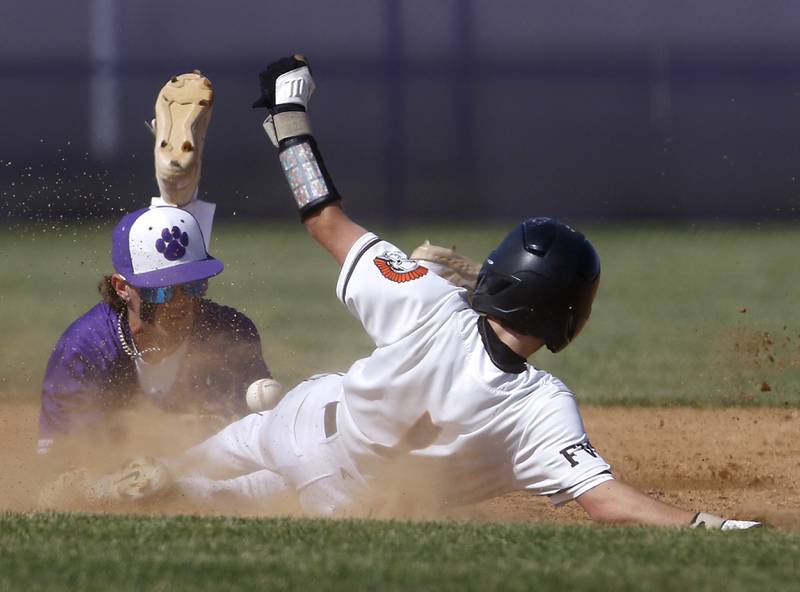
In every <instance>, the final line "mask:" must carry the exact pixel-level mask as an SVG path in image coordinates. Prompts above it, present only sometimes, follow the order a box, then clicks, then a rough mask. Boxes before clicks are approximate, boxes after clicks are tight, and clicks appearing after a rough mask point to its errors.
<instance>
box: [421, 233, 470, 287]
mask: <svg viewBox="0 0 800 592" xmlns="http://www.w3.org/2000/svg"><path fill="white" fill-rule="evenodd" d="M410 258H411V259H415V260H416V261H418V262H419V263H422V264H423V265H424V266H425V267H427V268H428V269H430V270H431V271H432V272H433V273H435V274H436V275H438V276H439V277H442V278H444V279H446V280H447V281H449V282H450V283H451V284H453V285H456V286H458V287H459V288H466V289H467V290H469V292H470V293H472V290H474V289H475V282H476V281H477V279H478V273H479V272H480V270H481V266H480V265H479V264H478V263H476V262H475V261H473V260H472V259H470V258H469V257H465V256H464V255H461V254H459V253H456V252H455V249H454V248H453V249H448V248H447V247H439V246H436V245H432V244H431V243H430V241H427V240H426V241H425V242H424V243H422V244H421V245H420V246H418V247H417V248H416V249H414V250H413V251H412V252H411V257H410Z"/></svg>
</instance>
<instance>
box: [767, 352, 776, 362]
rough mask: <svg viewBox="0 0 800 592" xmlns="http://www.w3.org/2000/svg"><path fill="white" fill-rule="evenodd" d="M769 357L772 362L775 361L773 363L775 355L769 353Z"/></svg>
mask: <svg viewBox="0 0 800 592" xmlns="http://www.w3.org/2000/svg"><path fill="white" fill-rule="evenodd" d="M767 359H768V360H769V361H770V362H773V363H774V362H775V356H773V355H772V354H769V355H768V356H767Z"/></svg>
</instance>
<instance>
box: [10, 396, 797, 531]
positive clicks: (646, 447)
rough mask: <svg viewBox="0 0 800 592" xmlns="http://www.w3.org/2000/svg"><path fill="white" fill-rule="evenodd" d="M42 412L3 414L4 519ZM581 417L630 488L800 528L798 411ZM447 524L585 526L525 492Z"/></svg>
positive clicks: (35, 474) (30, 487)
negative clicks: (469, 521)
mask: <svg viewBox="0 0 800 592" xmlns="http://www.w3.org/2000/svg"><path fill="white" fill-rule="evenodd" d="M37 412H38V408H37V407H35V406H33V405H3V406H0V467H2V471H0V510H12V511H26V510H31V509H33V508H34V500H35V499H36V490H37V488H38V482H39V480H40V479H41V475H42V474H43V472H44V469H43V468H42V465H43V462H42V461H41V459H38V458H37V457H36V454H35V446H36V420H37ZM582 412H583V416H584V419H585V421H586V426H587V430H588V432H589V435H590V438H591V440H592V443H593V444H594V446H595V447H596V448H597V449H598V450H599V451H600V452H601V453H602V454H603V456H604V457H605V458H606V460H608V461H609V462H610V463H611V465H612V466H613V468H614V471H615V473H616V475H617V476H619V477H620V478H622V479H624V480H626V481H628V482H629V483H631V484H633V485H635V486H637V487H639V488H641V489H644V490H646V491H648V492H649V493H651V494H653V495H655V496H656V497H658V498H660V499H663V500H665V501H668V502H673V503H676V504H679V505H682V506H685V507H688V508H696V509H702V510H708V511H712V512H716V513H719V514H723V515H725V516H738V517H745V518H751V517H756V518H761V519H765V520H767V521H768V522H770V523H772V524H774V525H776V526H780V527H784V528H789V529H793V530H794V529H800V438H798V431H800V430H799V428H800V411H798V410H797V409H776V408H729V409H722V410H714V409H690V408H680V407H679V408H627V407H626V408H615V407H592V406H584V407H582ZM172 509H176V510H178V508H172ZM448 517H450V518H455V519H478V520H504V521H553V522H581V521H586V518H585V516H584V515H583V512H582V511H581V510H580V508H578V507H577V506H576V505H575V504H568V505H567V506H565V507H563V508H560V509H554V508H552V507H551V506H550V504H549V502H548V501H547V500H545V499H541V498H536V497H534V496H530V495H525V494H519V493H517V494H510V495H507V496H504V497H502V498H498V499H495V500H491V501H489V502H486V503H483V504H480V505H479V506H475V507H470V508H465V509H462V510H459V511H458V512H456V513H453V514H452V515H450V516H448Z"/></svg>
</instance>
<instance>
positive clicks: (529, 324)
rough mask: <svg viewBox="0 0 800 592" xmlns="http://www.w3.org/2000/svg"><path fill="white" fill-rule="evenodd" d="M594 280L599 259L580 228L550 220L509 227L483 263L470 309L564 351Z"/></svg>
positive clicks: (585, 314)
mask: <svg viewBox="0 0 800 592" xmlns="http://www.w3.org/2000/svg"><path fill="white" fill-rule="evenodd" d="M599 282H600V257H599V256H598V255H597V251H595V249H594V247H593V246H592V243H590V242H589V240H588V239H587V238H586V237H585V236H583V235H582V234H581V233H580V232H578V231H576V230H574V229H573V228H571V227H569V226H567V225H566V224H564V223H562V222H559V221H558V220H556V219H553V218H531V219H529V220H525V222H523V223H522V224H520V225H519V226H517V227H516V228H515V229H514V230H512V231H511V232H510V233H509V235H508V236H506V238H505V239H504V240H503V242H501V243H500V245H499V246H498V247H497V248H496V249H495V250H494V251H492V253H491V254H490V255H489V257H488V258H487V259H486V261H485V262H484V264H483V267H482V268H481V271H480V274H479V275H478V281H477V283H476V285H475V292H474V294H473V295H472V307H473V308H474V309H475V310H476V311H478V312H480V313H483V314H486V315H488V316H490V317H493V318H495V319H497V320H498V321H500V322H501V323H502V324H503V325H505V326H508V327H510V328H511V329H513V330H515V331H518V332H520V333H523V334H525V335H534V336H536V337H539V338H540V339H543V340H544V342H545V344H546V345H547V348H548V349H549V350H550V351H552V352H554V353H555V352H559V351H561V350H562V349H564V348H565V347H566V346H567V345H568V344H569V343H570V342H571V341H572V340H573V339H575V337H576V336H577V335H578V333H579V332H580V331H581V329H583V326H584V325H585V324H586V321H587V320H588V319H589V314H590V313H591V311H592V301H593V300H594V296H595V293H596V292H597V286H598V284H599Z"/></svg>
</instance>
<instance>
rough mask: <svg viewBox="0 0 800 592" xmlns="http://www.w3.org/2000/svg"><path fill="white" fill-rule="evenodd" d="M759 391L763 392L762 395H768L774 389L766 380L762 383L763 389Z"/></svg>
mask: <svg viewBox="0 0 800 592" xmlns="http://www.w3.org/2000/svg"><path fill="white" fill-rule="evenodd" d="M759 390H761V392H762V393H768V392H770V391H771V390H772V387H771V386H770V385H769V383H768V382H767V381H766V380H764V381H762V382H761V388H760V389H759Z"/></svg>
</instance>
